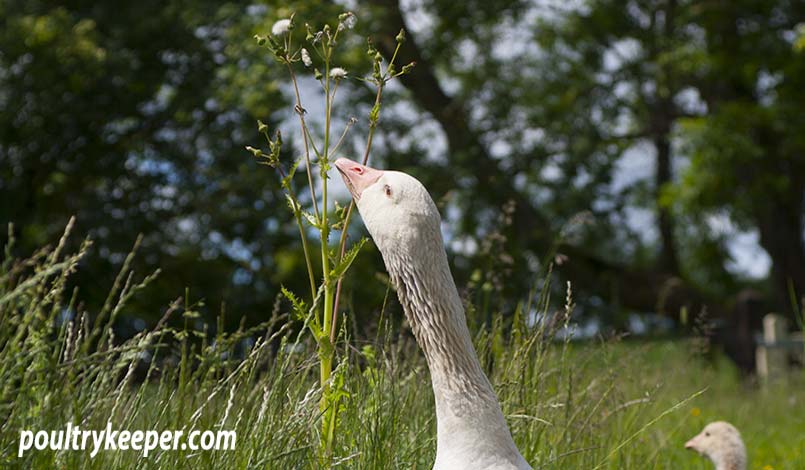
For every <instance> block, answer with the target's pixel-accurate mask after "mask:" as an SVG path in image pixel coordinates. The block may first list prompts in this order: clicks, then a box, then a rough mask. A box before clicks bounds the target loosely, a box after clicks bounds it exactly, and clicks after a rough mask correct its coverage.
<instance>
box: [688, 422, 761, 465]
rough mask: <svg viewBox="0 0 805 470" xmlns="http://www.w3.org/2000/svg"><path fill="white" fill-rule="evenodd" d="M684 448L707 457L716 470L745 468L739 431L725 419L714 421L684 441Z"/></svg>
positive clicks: (744, 453)
mask: <svg viewBox="0 0 805 470" xmlns="http://www.w3.org/2000/svg"><path fill="white" fill-rule="evenodd" d="M685 449H690V450H695V451H696V452H698V453H699V454H701V455H703V456H705V457H707V458H708V459H710V460H711V461H712V462H713V465H715V466H716V470H746V447H744V441H743V440H742V439H741V433H739V432H738V430H737V429H735V426H733V425H731V424H730V423H727V422H725V421H716V422H713V423H710V424H708V425H707V426H705V427H704V429H703V430H702V432H700V433H699V434H697V435H696V437H694V438H693V439H691V440H689V441H688V442H687V443H685Z"/></svg>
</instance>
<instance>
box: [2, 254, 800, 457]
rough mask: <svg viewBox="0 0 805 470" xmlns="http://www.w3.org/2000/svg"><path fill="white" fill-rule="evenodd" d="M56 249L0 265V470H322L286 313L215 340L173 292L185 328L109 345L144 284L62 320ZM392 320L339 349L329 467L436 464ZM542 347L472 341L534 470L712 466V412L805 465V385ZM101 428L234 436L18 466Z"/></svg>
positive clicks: (415, 373)
mask: <svg viewBox="0 0 805 470" xmlns="http://www.w3.org/2000/svg"><path fill="white" fill-rule="evenodd" d="M62 246H63V243H60V244H59V245H58V246H57V247H56V248H53V249H50V250H43V251H41V252H39V253H38V254H36V255H34V257H33V258H31V259H29V260H15V259H12V258H11V257H10V256H8V255H7V257H6V259H5V261H4V263H3V264H2V270H0V387H1V388H0V393H2V395H0V418H1V419H0V422H2V423H3V424H2V425H0V467H3V468H26V469H27V468H90V469H92V468H96V469H106V468H118V469H127V468H131V469H135V468H166V469H167V468H193V469H197V468H266V469H273V468H278V469H292V468H299V469H305V468H316V467H317V466H318V442H319V438H320V437H319V435H318V433H319V432H320V431H321V419H322V418H321V415H322V413H321V412H320V410H319V399H320V392H321V388H320V387H319V382H318V379H319V373H318V358H317V354H316V349H317V348H316V344H315V341H314V340H313V339H312V338H311V337H310V335H305V334H300V333H299V325H298V324H293V323H290V322H288V320H287V319H288V314H285V313H283V312H284V309H285V306H283V305H280V306H279V307H278V308H277V309H276V310H275V311H274V312H273V313H272V314H271V317H270V318H269V319H268V320H267V322H266V323H264V324H262V325H260V326H259V327H257V328H255V329H251V330H243V329H242V330H239V331H235V332H231V333H224V332H221V331H218V332H216V333H215V334H212V333H209V332H207V331H208V330H209V329H208V328H206V327H205V328H203V329H202V330H201V331H198V330H193V329H191V328H190V327H188V326H187V325H189V324H193V323H195V322H194V321H192V320H195V317H197V316H198V313H197V312H196V307H197V306H196V305H194V304H193V303H192V302H190V301H189V300H188V299H178V300H177V302H175V303H174V304H173V305H171V306H169V307H168V308H167V310H166V312H165V318H166V319H168V318H170V317H174V322H175V321H176V320H177V319H178V321H179V323H184V324H185V327H184V328H179V329H175V328H168V327H167V326H166V325H168V324H170V321H168V320H166V321H165V322H161V323H160V324H159V325H158V326H157V327H156V328H155V329H153V330H149V331H145V332H142V333H140V334H139V335H138V336H136V337H134V338H132V339H128V340H125V341H120V340H117V339H115V338H114V336H113V335H112V334H110V330H109V328H108V327H109V325H111V324H113V322H114V321H115V318H116V315H117V312H120V311H121V309H122V308H123V307H124V306H125V302H126V301H127V300H128V299H129V298H131V296H133V295H143V293H141V292H139V291H140V290H142V289H143V288H145V286H144V285H143V283H139V284H138V283H137V282H135V281H134V280H133V277H132V276H131V274H130V272H129V270H128V268H127V267H126V266H124V267H123V269H122V270H121V274H120V276H119V278H118V281H117V282H115V284H114V287H113V288H112V290H111V292H110V296H109V298H110V302H109V303H108V305H107V306H106V307H105V309H104V311H103V312H92V313H93V314H92V315H89V314H86V315H85V314H84V313H83V312H79V314H78V315H69V314H65V312H72V311H73V308H72V305H75V299H74V298H72V297H71V296H70V295H67V294H68V292H66V291H65V288H64V287H65V285H66V284H67V282H66V281H67V279H68V277H69V275H70V273H71V272H72V271H73V270H74V269H75V267H76V264H77V263H78V261H79V259H80V256H81V252H79V253H76V254H64V253H62V251H63V249H62V248H61V247H62ZM85 249H86V246H85V247H83V248H82V252H83V251H84V250H85ZM144 281H145V283H146V284H147V281H148V278H145V279H144ZM390 295H393V293H390ZM386 314H389V315H390V314H391V313H390V312H384V311H382V310H381V309H380V308H379V306H378V315H379V317H378V318H379V322H380V328H379V331H380V332H381V333H380V334H379V335H378V337H377V338H374V339H369V340H364V339H360V340H359V339H356V338H352V339H350V340H349V342H348V343H347V342H346V341H345V340H344V338H343V336H342V337H341V339H340V341H339V342H338V344H337V355H338V357H339V361H338V364H339V365H338V367H337V368H336V369H335V370H334V371H333V380H334V381H337V382H338V387H334V388H335V389H337V390H341V391H342V392H341V393H342V394H343V395H342V396H341V397H340V400H339V403H340V406H341V409H340V410H339V413H338V417H339V418H338V419H339V422H338V423H337V427H336V436H335V442H334V448H333V459H334V462H335V464H334V465H335V466H336V467H339V468H350V469H351V468H355V469H375V468H376V469H388V468H421V469H429V468H431V465H432V462H433V458H434V455H435V422H434V410H433V400H432V395H431V389H430V380H429V376H428V371H427V368H426V365H425V362H424V360H423V358H422V355H421V354H420V352H419V350H418V348H417V347H416V344H415V343H414V342H413V340H412V339H411V338H410V335H408V334H405V333H404V334H399V333H395V332H392V331H391V330H390V329H389V328H386V326H385V325H386V322H385V321H384V320H383V319H384V318H385V317H386ZM182 317H184V318H185V320H184V321H182V320H181V319H182ZM93 319H94V320H93ZM471 323H473V322H471ZM549 337H550V335H548V334H546V332H545V331H540V330H534V329H529V328H526V327H525V325H524V324H523V322H521V321H519V320H517V319H515V321H514V322H513V324H511V325H508V326H507V327H506V328H504V323H503V322H502V321H501V320H498V321H497V322H496V323H495V324H494V325H493V326H492V327H491V329H490V330H488V331H480V332H476V337H475V342H476V346H477V349H478V351H479V354H480V356H481V358H482V363H484V364H486V365H487V371H488V373H489V375H490V378H491V380H492V382H493V384H494V385H495V388H496V390H497V392H498V394H499V396H500V398H501V401H502V403H503V408H504V413H505V414H506V415H507V416H508V421H509V423H510V425H511V429H512V433H513V435H514V437H515V440H516V441H517V444H518V446H519V447H520V449H521V451H522V452H523V454H524V455H525V457H526V458H527V459H528V461H529V462H531V464H532V465H533V466H534V468H537V469H591V468H602V469H612V470H614V469H640V470H644V469H685V468H690V469H706V468H710V466H709V463H707V462H705V461H704V460H703V459H701V458H699V457H698V456H696V455H694V454H692V453H690V452H688V451H685V450H684V449H683V448H682V446H683V443H684V442H685V441H686V440H687V439H688V438H689V437H692V436H693V435H694V434H696V433H697V432H698V431H699V430H700V429H701V428H702V427H703V426H704V424H706V423H707V422H709V421H711V420H716V419H725V420H728V421H731V422H732V423H734V424H735V425H736V426H737V427H738V428H739V429H740V430H741V431H742V433H743V435H744V438H745V440H746V442H747V447H748V449H749V454H750V462H751V465H750V468H757V469H760V468H768V467H765V466H770V467H771V468H773V469H775V470H782V469H795V468H796V469H799V468H802V465H803V462H805V455H804V454H805V432H804V431H805V416H804V415H803V414H802V413H801V410H802V406H803V403H805V388H804V387H803V386H802V385H805V381H803V378H802V375H801V374H799V375H793V376H792V377H790V378H789V379H788V380H786V381H784V382H781V383H778V384H776V385H773V386H770V387H766V388H762V389H760V388H751V387H747V386H744V385H742V384H741V383H740V381H739V380H738V378H737V375H736V373H735V371H734V369H733V368H732V367H731V366H730V364H729V363H728V362H727V361H726V360H725V359H717V360H715V361H705V360H704V359H702V358H700V357H697V356H694V355H693V353H691V351H692V350H695V349H697V348H693V347H691V342H692V341H694V340H693V339H690V340H688V339H677V340H666V341H653V342H639V341H625V342H624V341H607V342H588V343H579V344H576V343H568V342H557V341H549V340H548V339H547V338H549ZM247 338H252V339H256V341H254V342H251V343H245V342H244V340H245V339H247ZM244 344H251V346H249V347H246V348H244ZM145 357H150V358H152V359H153V360H151V361H145V360H144V358H145ZM108 420H109V421H111V422H112V423H113V428H118V429H129V430H136V429H143V430H147V429H155V430H158V431H163V430H172V429H184V430H187V431H189V430H190V429H202V430H205V429H210V430H217V429H226V430H229V429H232V430H236V431H237V439H238V440H237V447H236V449H235V450H234V451H195V452H190V451H182V450H177V451H156V453H154V454H152V455H150V456H148V457H144V456H143V455H142V454H141V453H140V452H137V451H132V450H129V451H121V450H118V451H101V452H100V453H99V454H98V455H97V456H95V457H94V458H91V457H90V456H89V451H86V452H84V451H52V450H43V451H38V450H31V451H28V452H27V453H25V455H24V456H23V457H22V458H18V457H17V451H18V446H19V439H20V431H21V430H22V429H31V430H34V431H36V430H58V429H64V428H65V427H66V424H67V422H72V423H73V424H79V425H80V426H81V427H82V428H84V429H103V428H105V426H106V423H107V421H108Z"/></svg>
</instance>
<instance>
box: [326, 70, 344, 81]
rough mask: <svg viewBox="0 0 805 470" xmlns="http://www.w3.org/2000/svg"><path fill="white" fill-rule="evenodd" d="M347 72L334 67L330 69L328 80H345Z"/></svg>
mask: <svg viewBox="0 0 805 470" xmlns="http://www.w3.org/2000/svg"><path fill="white" fill-rule="evenodd" d="M346 76H347V71H346V70H344V69H342V68H341V67H334V68H332V69H330V78H332V79H334V80H340V79H342V78H346Z"/></svg>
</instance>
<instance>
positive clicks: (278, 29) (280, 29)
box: [271, 18, 291, 36]
mask: <svg viewBox="0 0 805 470" xmlns="http://www.w3.org/2000/svg"><path fill="white" fill-rule="evenodd" d="M290 30H291V20H289V19H287V18H286V19H284V20H279V21H277V22H276V23H274V26H272V27H271V34H273V35H274V36H282V35H285V34H287V33H288V32H289V31H290Z"/></svg>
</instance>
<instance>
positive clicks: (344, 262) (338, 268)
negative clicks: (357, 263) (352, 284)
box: [330, 237, 367, 280]
mask: <svg viewBox="0 0 805 470" xmlns="http://www.w3.org/2000/svg"><path fill="white" fill-rule="evenodd" d="M366 241H367V239H366V238H365V237H364V238H361V239H360V240H359V241H358V243H355V244H354V245H352V247H351V248H350V249H349V250H348V251H347V252H346V253H344V257H343V258H341V260H340V261H339V262H338V263H337V264H336V265H335V266H334V267H333V269H332V270H331V271H330V279H333V280H337V279H339V278H340V277H341V276H343V275H344V273H346V272H347V269H349V267H350V265H352V262H353V261H354V260H355V257H356V256H358V252H359V251H361V248H363V245H365V244H366Z"/></svg>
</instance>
